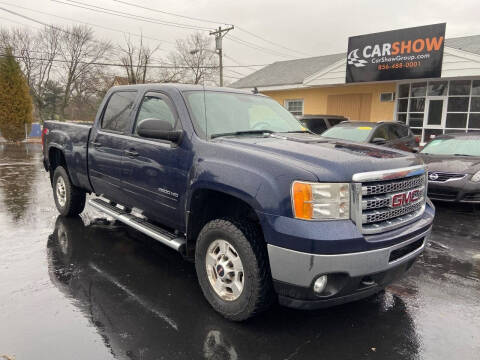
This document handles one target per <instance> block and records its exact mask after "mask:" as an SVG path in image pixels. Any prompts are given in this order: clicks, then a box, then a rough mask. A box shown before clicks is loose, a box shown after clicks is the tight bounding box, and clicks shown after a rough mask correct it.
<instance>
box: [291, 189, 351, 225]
mask: <svg viewBox="0 0 480 360" xmlns="http://www.w3.org/2000/svg"><path fill="white" fill-rule="evenodd" d="M292 207H293V216H294V217H296V218H297V219H304V220H340V219H349V218H350V184H347V183H308V182H302V181H294V182H293V184H292Z"/></svg>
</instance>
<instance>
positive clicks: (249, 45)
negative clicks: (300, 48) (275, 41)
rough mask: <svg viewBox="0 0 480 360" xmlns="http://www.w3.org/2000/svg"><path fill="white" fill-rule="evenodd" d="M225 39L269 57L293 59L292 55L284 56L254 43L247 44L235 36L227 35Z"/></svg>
mask: <svg viewBox="0 0 480 360" xmlns="http://www.w3.org/2000/svg"><path fill="white" fill-rule="evenodd" d="M226 38H227V39H228V40H231V41H234V42H236V43H238V44H241V45H243V46H247V47H249V48H252V49H254V50H258V51H261V52H263V53H266V54H269V55H275V56H281V57H283V58H287V59H291V58H292V57H293V56H292V55H287V54H284V53H280V52H277V51H275V50H270V49H266V48H264V47H261V46H258V45H256V44H254V43H251V42H248V41H246V40H243V39H240V38H238V37H236V36H233V35H228V36H227V37H226Z"/></svg>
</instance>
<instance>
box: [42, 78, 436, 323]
mask: <svg viewBox="0 0 480 360" xmlns="http://www.w3.org/2000/svg"><path fill="white" fill-rule="evenodd" d="M43 145H44V164H45V168H46V170H47V171H49V172H50V178H51V181H52V187H53V193H54V199H55V203H56V206H57V208H58V210H59V212H60V213H61V214H63V215H65V216H71V215H76V214H79V213H80V212H82V211H83V208H84V206H85V201H86V194H87V193H91V194H96V195H99V196H101V197H99V198H91V199H90V200H89V203H90V204H91V205H92V206H93V207H95V208H97V209H99V210H101V211H103V212H104V213H106V214H108V215H110V216H112V217H113V218H115V219H117V220H119V221H121V222H124V223H125V224H127V225H129V226H131V227H133V228H135V229H137V230H139V231H141V232H143V233H145V234H147V235H149V236H151V237H152V238H154V239H156V240H158V241H160V242H161V243H163V244H165V245H167V246H169V247H171V248H173V249H175V250H177V251H179V252H181V253H182V254H183V255H184V256H185V257H187V258H190V259H192V260H194V261H195V267H196V271H197V276H198V281H199V283H200V286H201V288H202V291H203V293H204V295H205V297H206V298H207V300H208V301H209V303H210V304H211V305H212V307H213V308H214V309H215V310H216V311H218V312H219V313H221V314H222V315H223V316H225V317H227V318H229V319H232V320H244V319H247V318H249V317H251V316H253V315H255V314H257V313H258V312H260V311H262V310H264V309H266V308H268V306H269V305H270V304H271V303H272V302H273V301H275V300H276V299H278V300H279V301H280V303H281V304H283V305H287V306H291V307H297V308H318V307H324V306H330V305H333V304H340V303H344V302H348V301H352V300H356V299H360V298H363V297H366V296H369V295H372V294H374V293H376V292H378V291H379V290H381V289H382V288H383V287H384V286H385V285H387V284H388V283H390V282H391V281H393V280H395V279H396V278H398V277H399V276H401V275H402V274H403V273H405V271H407V269H408V268H409V267H410V266H411V265H412V263H413V261H414V260H415V258H416V257H417V256H418V255H419V254H420V253H421V252H422V251H423V248H424V246H425V239H426V238H427V236H428V234H429V232H430V229H431V225H432V220H433V216H434V208H433V206H432V205H431V203H430V202H429V201H428V200H427V197H426V176H427V173H426V170H425V167H424V165H423V164H422V162H421V161H420V160H419V159H417V158H416V157H415V156H413V155H410V154H408V153H404V152H401V151H396V150H391V149H385V148H382V147H377V146H372V145H362V144H355V143H351V142H348V141H339V140H333V139H326V138H321V137H319V136H316V135H313V134H311V133H310V132H306V131H305V130H304V129H303V127H302V125H301V124H300V123H299V122H298V121H297V120H296V119H295V118H294V117H293V116H292V115H291V114H290V113H289V112H288V111H286V110H285V109H284V108H283V107H282V106H280V105H279V104H278V103H277V102H275V101H274V100H272V99H270V98H268V97H266V96H263V95H259V94H251V93H248V92H244V91H239V90H233V89H225V88H203V87H200V86H190V85H166V84H164V85H155V84H148V85H135V86H120V87H115V88H112V89H111V90H110V91H109V92H108V93H107V94H106V96H105V99H104V100H103V102H102V104H101V106H100V109H99V111H98V114H97V116H96V119H95V123H94V124H93V126H85V125H73V124H68V123H61V122H55V121H47V122H46V123H45V128H44V136H43ZM132 208H133V209H134V211H133V212H131V211H130V209H132ZM159 286H161V284H159Z"/></svg>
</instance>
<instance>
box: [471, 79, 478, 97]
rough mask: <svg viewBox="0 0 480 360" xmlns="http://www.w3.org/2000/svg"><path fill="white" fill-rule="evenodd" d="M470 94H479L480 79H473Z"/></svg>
mask: <svg viewBox="0 0 480 360" xmlns="http://www.w3.org/2000/svg"><path fill="white" fill-rule="evenodd" d="M472 95H480V80H473V83H472Z"/></svg>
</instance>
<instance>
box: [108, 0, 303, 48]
mask: <svg viewBox="0 0 480 360" xmlns="http://www.w3.org/2000/svg"><path fill="white" fill-rule="evenodd" d="M113 1H115V2H118V3H121V4H125V5H128V6H133V7H136V8H140V9H144V10H149V11H154V12H157V13H161V14H166V15H170V16H176V17H180V18H185V19H189V20H195V21H200V22H206V23H211V24H226V25H234V26H235V28H237V29H238V30H240V31H243V32H244V33H246V34H249V35H250V36H253V37H255V38H257V39H259V40H262V41H264V42H266V43H269V44H271V45H274V46H277V47H280V48H282V49H285V50H288V51H292V52H294V53H297V54H300V55H303V56H312V55H310V54H306V53H304V52H301V51H298V50H295V49H292V48H289V47H286V46H284V45H281V44H279V43H276V42H273V41H271V40H268V39H266V38H264V37H262V36H260V35H257V34H255V33H253V32H251V31H248V30H246V29H244V28H243V27H240V26H237V25H235V24H232V23H229V22H224V21H213V20H207V19H202V18H197V17H191V16H186V15H180V14H176V13H173V12H169V11H164V10H159V9H154V8H151V7H147V6H142V5H138V4H133V3H131V2H128V1H123V0H113Z"/></svg>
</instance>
